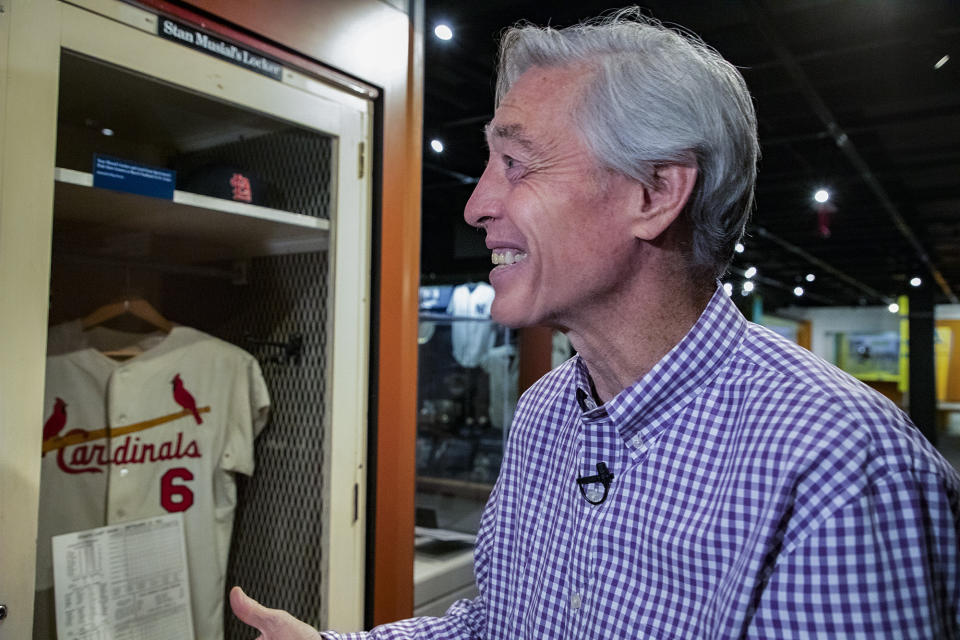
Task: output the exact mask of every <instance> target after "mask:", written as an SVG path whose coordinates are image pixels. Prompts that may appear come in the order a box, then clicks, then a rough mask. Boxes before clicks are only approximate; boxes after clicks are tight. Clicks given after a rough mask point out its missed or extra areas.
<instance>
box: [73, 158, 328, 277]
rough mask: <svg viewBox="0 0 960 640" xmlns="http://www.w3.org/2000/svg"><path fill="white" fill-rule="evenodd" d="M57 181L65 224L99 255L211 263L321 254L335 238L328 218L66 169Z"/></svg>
mask: <svg viewBox="0 0 960 640" xmlns="http://www.w3.org/2000/svg"><path fill="white" fill-rule="evenodd" d="M54 177H55V180H56V186H55V191H54V212H55V217H56V220H57V227H58V228H59V229H62V230H63V231H68V232H70V233H71V237H70V242H71V244H72V245H74V246H73V247H71V248H73V249H88V250H89V249H92V250H93V253H94V254H99V255H110V256H114V257H123V256H135V257H138V258H150V259H168V260H172V261H174V262H196V261H204V262H207V261H211V260H239V259H245V258H252V257H256V256H265V255H280V254H287V253H302V252H306V251H319V250H323V249H325V248H326V247H327V244H328V240H329V234H330V221H329V220H324V219H322V218H315V217H312V216H306V215H302V214H298V213H291V212H289V211H280V210H276V209H269V208H267V207H260V206H256V205H251V204H246V203H242V202H234V201H232V200H223V199H220V198H213V197H210V196H205V195H201V194H197V193H190V192H187V191H175V192H174V194H173V200H164V199H162V198H151V197H148V196H141V195H136V194H131V193H122V192H118V191H111V190H108V189H101V188H97V187H94V186H93V175H92V174H90V173H86V172H83V171H75V170H72V169H64V168H60V167H57V168H56V170H55V174H54Z"/></svg>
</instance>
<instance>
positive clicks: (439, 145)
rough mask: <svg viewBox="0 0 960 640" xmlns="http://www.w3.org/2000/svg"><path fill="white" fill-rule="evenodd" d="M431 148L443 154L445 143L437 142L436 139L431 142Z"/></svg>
mask: <svg viewBox="0 0 960 640" xmlns="http://www.w3.org/2000/svg"><path fill="white" fill-rule="evenodd" d="M430 148H431V149H433V150H434V151H436V152H437V153H441V152H442V151H443V143H442V142H440V141H439V140H437V139H436V138H434V139H433V140H431V141H430Z"/></svg>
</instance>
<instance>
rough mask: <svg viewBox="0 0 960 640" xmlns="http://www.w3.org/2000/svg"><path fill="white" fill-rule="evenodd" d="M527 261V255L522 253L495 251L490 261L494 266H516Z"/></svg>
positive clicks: (508, 250)
mask: <svg viewBox="0 0 960 640" xmlns="http://www.w3.org/2000/svg"><path fill="white" fill-rule="evenodd" d="M526 259H527V254H526V253H524V252H522V251H511V250H510V249H507V250H506V251H494V252H493V253H491V254H490V261H491V262H492V263H493V264H516V263H517V262H522V261H524V260H526Z"/></svg>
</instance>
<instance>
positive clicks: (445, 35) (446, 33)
mask: <svg viewBox="0 0 960 640" xmlns="http://www.w3.org/2000/svg"><path fill="white" fill-rule="evenodd" d="M433 35H435V36H437V37H438V38H440V39H441V40H449V39H450V38H452V37H453V29H451V28H450V27H448V26H447V25H445V24H438V25H437V26H436V27H434V29H433Z"/></svg>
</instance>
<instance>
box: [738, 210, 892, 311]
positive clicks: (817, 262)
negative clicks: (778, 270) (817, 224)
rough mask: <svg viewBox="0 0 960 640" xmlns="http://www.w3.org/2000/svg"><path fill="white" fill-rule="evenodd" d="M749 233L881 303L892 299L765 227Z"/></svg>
mask: <svg viewBox="0 0 960 640" xmlns="http://www.w3.org/2000/svg"><path fill="white" fill-rule="evenodd" d="M748 232H752V233H753V234H754V235H756V236H759V237H761V238H763V239H764V240H769V241H770V242H772V243H774V244H777V245H779V246H780V247H782V248H783V249H786V250H787V251H789V252H790V253H793V254H794V255H798V256H800V257H801V258H803V259H804V260H806V261H807V262H809V263H810V264H812V265H814V266H815V267H817V268H818V269H819V270H820V271H822V272H824V273H829V274H831V275H833V276H834V277H836V278H837V279H838V280H842V281H843V282H845V283H847V284H848V285H850V286H851V287H853V288H855V289H857V290H858V291H861V292H863V293H865V294H867V295H869V296H870V297H872V298H875V299H877V300H881V301H883V302H885V303H889V302H890V298H889V297H888V296H886V295H884V294H882V293H880V292H879V291H877V290H876V289H874V288H873V287H870V286H868V285H866V284H864V283H862V282H860V281H859V280H857V279H856V278H853V277H851V276H849V275H847V274H846V273H845V272H843V271H841V270H840V269H837V268H836V267H834V266H833V265H831V264H828V263H826V262H824V261H823V260H821V259H820V258H818V257H816V256H814V255H812V254H810V253H808V252H806V251H804V250H803V249H801V248H800V247H798V246H797V245H795V244H793V243H791V242H787V241H786V240H784V239H783V238H781V237H779V236H776V235H774V234H772V233H770V232H769V231H767V230H766V229H764V228H763V227H751V228H750V229H749V230H748Z"/></svg>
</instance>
